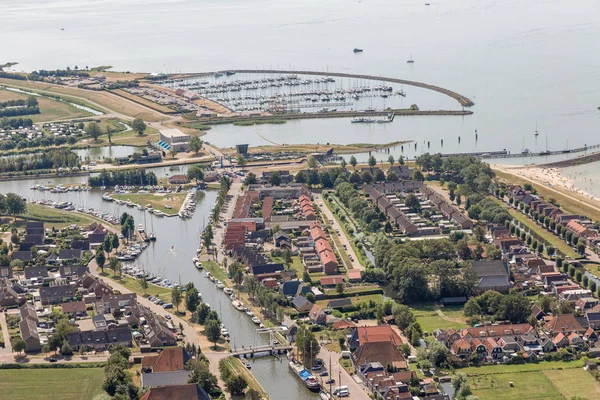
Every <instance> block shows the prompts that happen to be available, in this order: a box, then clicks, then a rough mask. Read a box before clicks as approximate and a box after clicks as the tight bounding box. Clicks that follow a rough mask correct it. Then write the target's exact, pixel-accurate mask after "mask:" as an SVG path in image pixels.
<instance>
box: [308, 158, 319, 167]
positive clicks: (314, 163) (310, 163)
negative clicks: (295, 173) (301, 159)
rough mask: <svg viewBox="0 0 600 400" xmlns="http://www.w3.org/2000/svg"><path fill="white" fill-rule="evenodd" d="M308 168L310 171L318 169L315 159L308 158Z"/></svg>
mask: <svg viewBox="0 0 600 400" xmlns="http://www.w3.org/2000/svg"><path fill="white" fill-rule="evenodd" d="M307 162H308V168H310V169H316V168H317V167H318V165H319V164H318V163H317V159H316V158H314V157H313V156H308V161H307Z"/></svg>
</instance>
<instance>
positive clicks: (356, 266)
mask: <svg viewBox="0 0 600 400" xmlns="http://www.w3.org/2000/svg"><path fill="white" fill-rule="evenodd" d="M313 198H314V199H315V202H316V203H317V205H319V208H320V209H321V211H322V212H323V214H324V215H325V217H326V219H327V220H329V221H333V224H332V226H333V228H334V229H337V230H338V231H339V232H340V234H339V238H340V242H342V245H346V249H338V250H339V251H345V252H346V253H348V254H350V255H351V256H352V260H353V261H351V264H352V269H358V270H361V271H362V270H364V269H365V267H363V266H362V265H361V264H360V263H359V262H358V257H356V253H355V252H354V249H353V248H352V246H351V245H350V239H349V238H348V237H347V236H346V234H345V233H344V231H343V230H342V227H341V226H340V224H339V222H338V220H337V219H336V218H335V217H334V215H333V212H332V211H331V210H330V209H329V207H327V206H326V205H325V203H323V197H322V196H321V194H317V193H313ZM321 203H323V207H321V206H320V204H321Z"/></svg>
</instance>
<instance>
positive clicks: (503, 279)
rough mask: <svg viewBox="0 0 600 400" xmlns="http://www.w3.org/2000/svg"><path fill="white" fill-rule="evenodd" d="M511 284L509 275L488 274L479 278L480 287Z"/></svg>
mask: <svg viewBox="0 0 600 400" xmlns="http://www.w3.org/2000/svg"><path fill="white" fill-rule="evenodd" d="M506 286H509V282H508V276H486V277H483V278H481V279H480V280H479V287H480V288H495V287H506Z"/></svg>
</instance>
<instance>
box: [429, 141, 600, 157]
mask: <svg viewBox="0 0 600 400" xmlns="http://www.w3.org/2000/svg"><path fill="white" fill-rule="evenodd" d="M598 148H600V144H595V145H592V146H583V147H578V148H575V149H566V150H553V151H550V150H548V151H540V152H538V153H532V152H529V151H528V152H523V153H510V152H508V151H506V150H498V151H478V152H472V153H451V154H440V156H442V157H451V156H472V157H478V158H482V159H488V158H526V157H543V156H555V155H558V154H573V153H581V152H584V151H588V150H593V149H598Z"/></svg>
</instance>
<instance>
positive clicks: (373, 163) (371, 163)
mask: <svg viewBox="0 0 600 400" xmlns="http://www.w3.org/2000/svg"><path fill="white" fill-rule="evenodd" d="M376 165H377V160H376V159H375V156H372V155H371V156H369V167H371V168H373V167H374V166H376Z"/></svg>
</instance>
